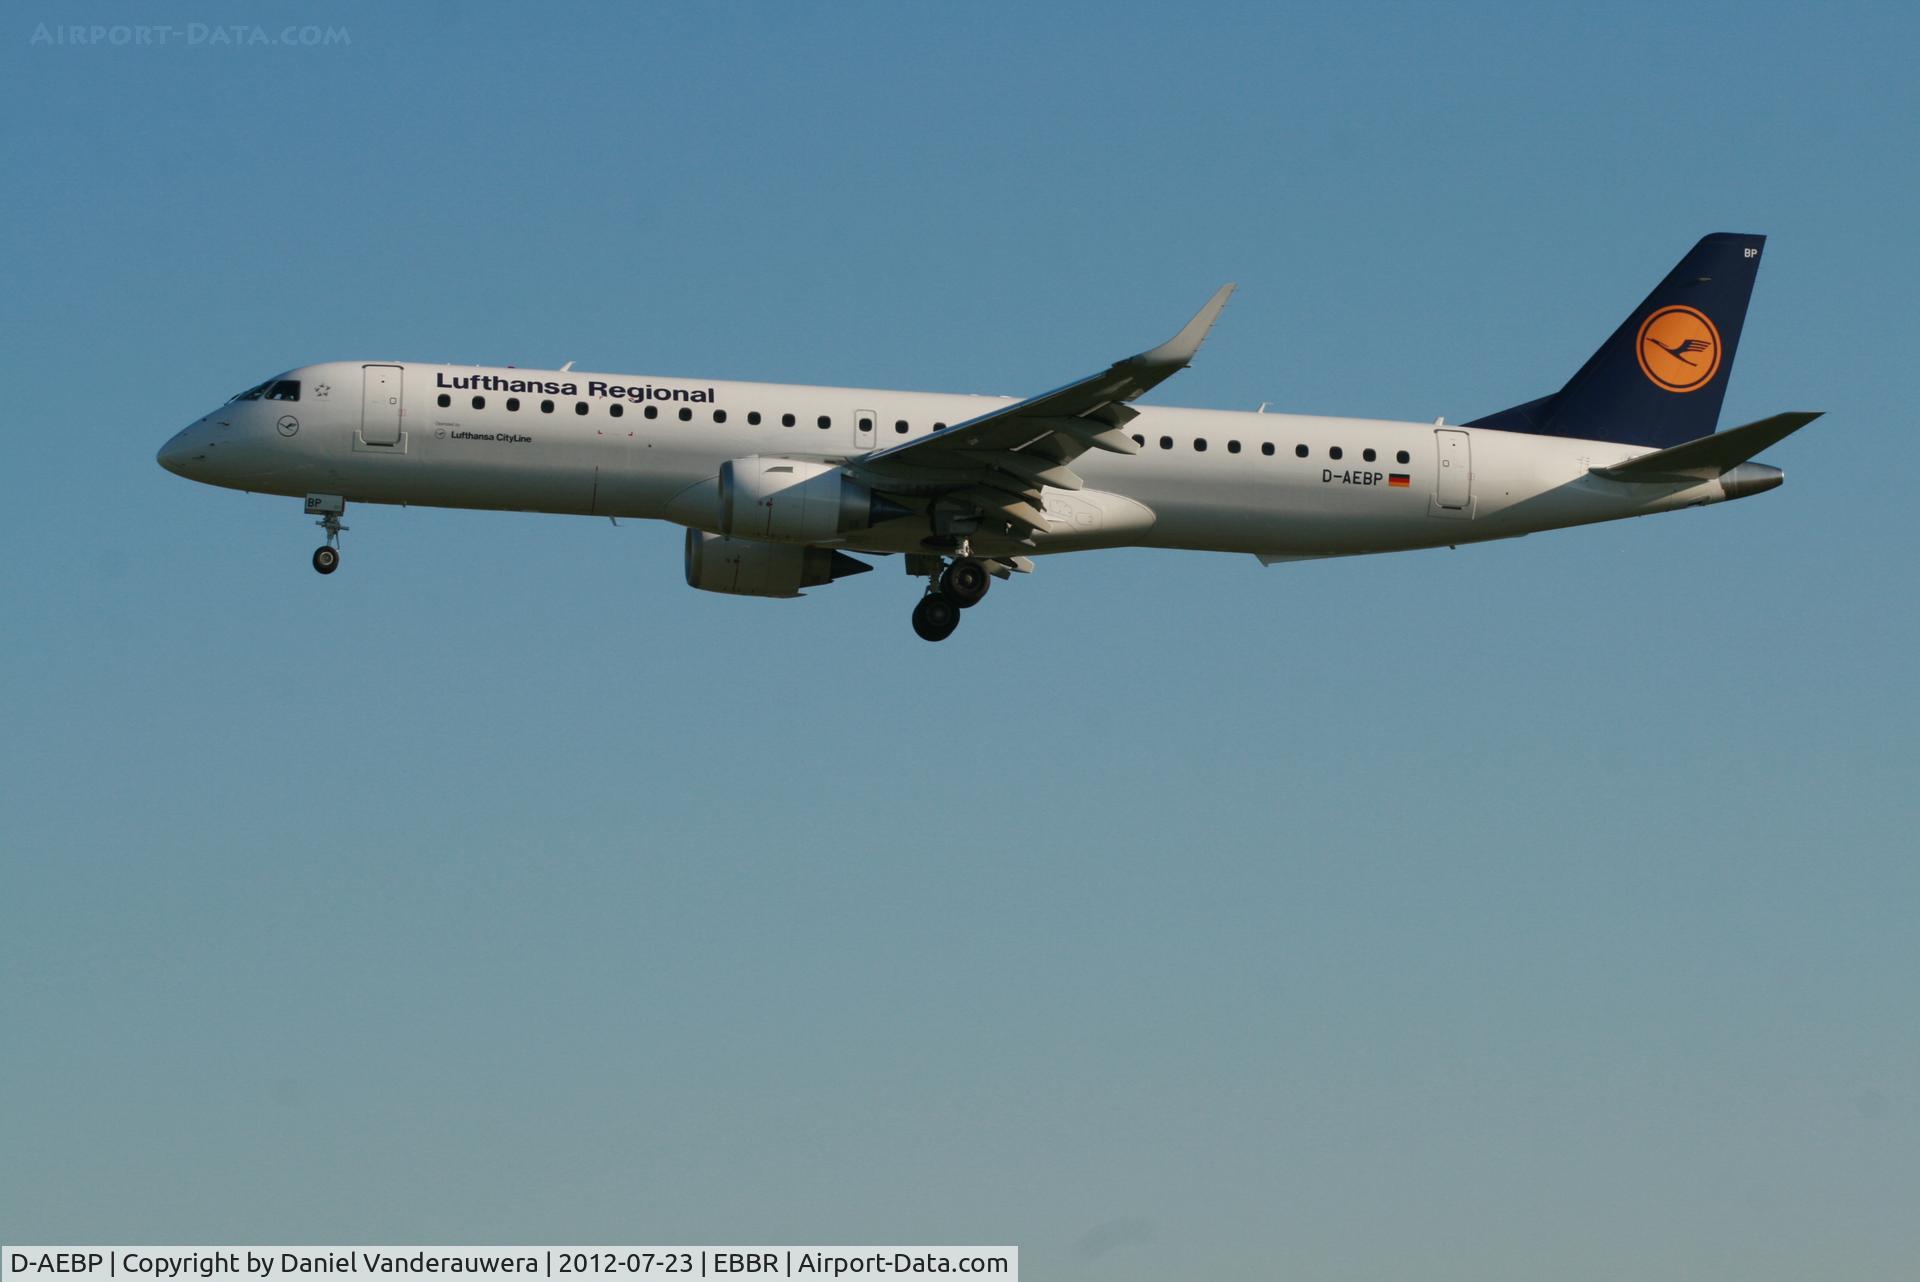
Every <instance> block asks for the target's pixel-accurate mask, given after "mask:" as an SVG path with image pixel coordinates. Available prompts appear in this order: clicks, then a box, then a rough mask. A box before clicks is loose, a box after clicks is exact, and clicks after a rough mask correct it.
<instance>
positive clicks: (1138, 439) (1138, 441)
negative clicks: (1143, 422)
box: [1133, 432, 1147, 449]
mask: <svg viewBox="0 0 1920 1282" xmlns="http://www.w3.org/2000/svg"><path fill="white" fill-rule="evenodd" d="M1133 443H1134V444H1135V445H1138V446H1140V447H1141V448H1142V449H1145V448H1146V445H1147V438H1146V437H1144V436H1142V435H1140V433H1138V432H1135V433H1134V434H1133Z"/></svg>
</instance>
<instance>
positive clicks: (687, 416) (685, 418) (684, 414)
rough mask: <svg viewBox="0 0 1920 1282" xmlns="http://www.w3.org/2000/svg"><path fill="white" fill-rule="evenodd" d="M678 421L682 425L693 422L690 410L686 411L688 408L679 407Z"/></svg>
mask: <svg viewBox="0 0 1920 1282" xmlns="http://www.w3.org/2000/svg"><path fill="white" fill-rule="evenodd" d="M680 421H681V422H682V423H691V422H693V411H692V410H690V409H688V408H687V407H686V406H684V405H682V406H681V407H680Z"/></svg>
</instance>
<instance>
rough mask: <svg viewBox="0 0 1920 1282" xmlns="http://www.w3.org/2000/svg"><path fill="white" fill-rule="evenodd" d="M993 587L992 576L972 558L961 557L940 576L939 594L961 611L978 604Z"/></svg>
mask: <svg viewBox="0 0 1920 1282" xmlns="http://www.w3.org/2000/svg"><path fill="white" fill-rule="evenodd" d="M992 586H993V575H992V574H991V573H989V572H988V570H987V567H986V566H985V565H982V564H981V563H980V562H978V561H976V560H974V559H973V558H972V557H962V558H961V559H960V560H958V561H955V562H954V563H953V564H952V565H949V566H948V567H947V569H946V572H945V573H944V574H942V575H941V576H940V594H941V595H942V596H944V597H946V598H947V600H949V601H951V602H953V603H954V604H955V605H957V606H959V607H960V608H961V609H962V610H966V609H970V608H971V607H973V606H976V605H979V604H980V598H982V597H984V596H985V595H986V594H987V589H988V588H990V587H992Z"/></svg>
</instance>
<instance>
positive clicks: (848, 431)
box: [158, 233, 1819, 641]
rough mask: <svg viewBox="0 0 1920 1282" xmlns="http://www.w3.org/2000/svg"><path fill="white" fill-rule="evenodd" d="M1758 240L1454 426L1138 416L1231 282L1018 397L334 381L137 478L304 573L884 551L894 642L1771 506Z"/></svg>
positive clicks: (304, 386)
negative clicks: (523, 552) (1171, 576)
mask: <svg viewBox="0 0 1920 1282" xmlns="http://www.w3.org/2000/svg"><path fill="white" fill-rule="evenodd" d="M1764 244H1765V238H1764V237H1761V236H1757V235H1741V234H1735V233H1716V234H1714V235H1710V236H1707V237H1705V238H1703V239H1702V240H1701V241H1700V242H1699V243H1698V244H1696V245H1695V246H1694V247H1693V248H1692V249H1691V250H1690V251H1689V252H1688V253H1687V255H1686V256H1685V257H1684V258H1682V259H1681V260H1680V262H1679V264H1678V265H1677V266H1676V267H1675V268H1674V269H1673V270H1672V271H1671V272H1670V273H1668V275H1667V276H1666V278H1665V279H1664V280H1662V281H1661V282H1660V284H1659V285H1658V286H1657V287H1655V289H1654V291H1653V292H1652V293H1651V294H1649V295H1648V296H1647V298H1646V300H1645V301H1644V302H1642V303H1641V304H1640V306H1639V307H1637V308H1635V309H1634V311H1633V312H1632V313H1631V314H1630V315H1629V316H1628V317H1627V319H1626V320H1625V321H1624V322H1622V323H1621V325H1620V327H1619V328H1618V329H1616V330H1615V331H1614V332H1613V334H1612V336H1611V337H1609V338H1608V339H1607V341H1606V342H1605V343H1604V344H1603V345H1602V346H1601V347H1600V348H1599V350H1598V351H1596V352H1595V353H1594V354H1593V356H1592V357H1591V358H1590V359H1589V360H1588V361H1587V362H1586V364H1585V365H1583V366H1581V367H1580V369H1579V371H1578V372H1577V373H1575V374H1574V376H1573V377H1572V378H1571V379H1569V380H1568V381H1567V383H1566V385H1565V386H1564V387H1562V388H1561V389H1560V390H1559V391H1557V392H1555V393H1553V394H1552V395H1550V396H1544V397H1540V398H1538V399H1535V400H1530V401H1526V402H1523V403H1521V404H1518V405H1515V406H1512V407H1511V408H1508V409H1503V410H1500V411H1498V412H1496V413H1492V414H1487V415H1485V416H1483V417H1480V418H1476V419H1472V420H1469V421H1467V422H1464V423H1460V424H1458V425H1449V424H1448V423H1447V422H1446V421H1445V419H1444V418H1442V419H1436V420H1435V421H1434V422H1432V423H1403V422H1384V421H1378V420H1373V419H1359V418H1319V417H1305V416H1299V415H1291V414H1269V413H1265V412H1254V413H1245V412H1236V411H1224V410H1207V409H1178V408H1171V407H1161V406H1153V405H1136V404H1135V403H1134V402H1136V401H1137V400H1138V399H1139V398H1140V397H1141V396H1143V395H1144V394H1145V393H1147V392H1148V391H1149V390H1151V389H1152V388H1154V387H1155V386H1157V385H1158V384H1160V383H1161V382H1162V381H1164V380H1165V379H1167V378H1168V377H1170V376H1171V375H1173V374H1175V373H1176V372H1178V371H1179V370H1182V369H1184V368H1186V367H1187V365H1188V364H1190V363H1191V362H1192V360H1193V357H1194V354H1195V353H1196V352H1197V351H1198V350H1199V348H1200V344H1201V342H1202V340H1204V339H1205V338H1206V336H1207V334H1208V332H1209V331H1210V330H1211V329H1212V327H1213V324H1214V322H1215V320H1217V319H1218V318H1219V316H1220V313H1221V310H1222V309H1223V308H1224V307H1225V306H1226V303H1227V299H1228V297H1229V296H1230V295H1231V294H1232V292H1233V289H1234V287H1233V286H1232V285H1226V286H1223V287H1222V288H1221V289H1220V290H1219V292H1217V293H1216V294H1214V296H1213V297H1212V299H1211V300H1209V301H1208V303H1207V304H1206V306H1204V307H1202V308H1201V309H1200V311H1199V312H1198V313H1197V314H1196V315H1195V316H1194V317H1193V319H1192V320H1190V321H1188V322H1187V324H1186V326H1185V327H1184V328H1182V329H1181V330H1180V332H1179V333H1177V334H1175V335H1174V336H1173V337H1172V338H1170V339H1168V340H1167V341H1166V342H1164V343H1162V344H1160V345H1159V346H1158V347H1154V348H1150V349H1148V350H1147V351H1144V352H1141V353H1139V354H1138V355H1136V356H1129V357H1127V358H1126V359H1125V360H1121V361H1117V362H1115V363H1114V364H1112V365H1111V366H1109V367H1108V368H1106V369H1104V370H1101V371H1100V372H1098V373H1095V374H1092V375H1089V376H1087V377H1085V378H1081V379H1077V380H1075V381H1074V382H1071V383H1067V384H1065V385H1064V386H1061V387H1058V388H1055V389H1054V390H1053V391H1050V392H1043V393H1041V394H1040V395H1038V396H1033V397H1029V398H1027V399H1025V400H1016V399H1013V398H1008V397H991V396H970V395H952V394H944V393H935V392H903V391H882V390H877V389H867V388H846V387H804V386H790V385H784V384H773V383H744V382H723V381H719V380H714V379H689V378H668V377H660V376H651V375H648V376H642V375H623V374H587V373H576V372H574V370H573V368H572V366H573V362H571V361H569V362H568V363H567V364H566V365H565V366H564V367H562V368H561V369H559V370H530V369H519V368H514V367H506V368H498V367H483V366H463V365H440V364H422V363H418V362H402V361H331V362H325V363H322V364H316V365H305V366H301V367H300V368H298V369H292V370H288V371H287V372H286V373H284V374H277V375H275V376H274V377H272V378H269V379H267V380H266V381H265V382H262V383H260V384H258V385H256V386H254V387H251V388H249V389H247V390H246V391H244V392H241V393H239V394H238V395H236V396H234V397H233V398H232V399H230V400H229V401H228V402H227V403H226V404H224V405H222V406H221V407H220V408H218V409H216V410H214V411H212V412H211V413H208V414H205V415H202V416H201V417H200V418H199V419H197V420H195V421H194V422H193V423H192V424H191V425H189V426H188V427H186V428H184V429H183V430H181V431H180V432H179V433H178V434H176V435H175V436H174V437H173V438H172V439H171V440H169V441H168V442H167V443H166V444H165V445H164V446H163V447H161V449H160V452H159V456H158V461H159V463H160V465H161V466H162V467H164V468H166V469H167V470H168V471H170V472H174V473H177V474H178V475H181V476H185V477H189V478H191V479H193V480H196V481H202V482H205V483H207V484H210V485H219V486H225V487H227V488H230V489H238V490H247V491H257V492H261V493H266V494H278V495H286V496H289V497H294V498H301V499H304V501H305V505H306V511H307V514H308V515H311V516H317V517H319V518H320V519H319V521H318V522H317V524H318V525H319V526H320V527H321V529H322V530H323V531H324V532H325V535H326V542H325V543H324V544H323V545H322V546H321V547H319V548H318V549H317V550H316V551H315V552H314V554H313V568H314V569H315V570H318V571H319V572H320V573H321V574H332V573H333V572H334V571H335V570H336V569H337V568H339V565H340V535H341V534H342V533H343V532H345V530H346V528H347V527H346V526H345V525H343V524H342V523H341V519H340V518H341V517H342V516H343V515H344V514H345V512H346V508H347V504H348V503H350V502H351V503H397V504H406V505H410V506H434V507H454V508H482V509H493V510H512V511H528V512H552V513H564V514H571V515H581V516H596V517H600V516H605V517H612V518H620V517H636V518H641V517H644V518H650V519H656V520H664V521H670V522H673V523H675V524H678V525H681V526H684V527H686V554H685V559H686V579H687V582H688V584H690V585H691V586H693V587H695V588H700V589H703V590H706V591H709V592H722V593H731V594H734V595H739V596H758V597H796V596H800V595H802V594H803V592H804V590H805V589H808V588H815V587H820V586H823V585H825V584H828V583H831V582H833V581H835V580H837V579H842V578H846V577H847V576H849V575H853V574H860V573H864V572H865V571H867V570H871V569H873V568H874V567H873V564H872V563H871V562H870V561H865V560H861V559H860V556H861V555H866V556H891V555H898V556H900V557H901V558H902V563H903V565H904V567H905V569H906V572H907V574H908V575H909V576H911V577H915V578H921V579H924V580H926V584H925V588H924V590H923V591H922V593H921V595H920V597H919V599H918V602H917V603H916V604H915V606H914V608H913V628H914V631H915V632H916V633H918V634H919V635H920V636H921V637H922V638H924V639H926V640H928V641H941V640H944V639H946V638H947V637H948V636H950V635H951V634H952V633H953V631H954V629H955V628H956V627H958V626H959V623H960V619H961V615H962V613H963V612H964V611H965V610H967V609H970V608H971V607H973V606H975V605H977V604H978V603H979V602H980V601H981V599H982V598H983V597H985V595H986V593H987V590H988V588H990V587H991V586H992V585H993V582H994V580H995V579H1006V578H1009V577H1010V576H1012V575H1013V574H1016V573H1017V574H1026V573H1030V572H1032V570H1033V569H1034V563H1035V560H1036V559H1037V558H1038V557H1041V556H1045V555H1054V554H1057V553H1062V552H1074V551H1082V550H1086V549H1092V548H1117V547H1161V548H1186V549H1193V550H1200V551H1212V552H1238V553H1250V554H1252V555H1253V556H1255V557H1256V558H1258V560H1259V561H1260V563H1261V564H1263V565H1274V564H1277V563H1281V562H1288V561H1299V560H1311V559H1318V558H1324V557H1339V556H1355V555H1361V554H1366V553H1378V552H1394V551H1405V550H1410V549H1415V548H1431V547H1450V546H1458V545H1460V544H1465V543H1479V542H1485V541H1487V540H1491V539H1505V538H1513V537H1515V536H1518V535H1523V534H1531V533H1533V532H1535V531H1538V530H1552V529H1560V528H1564V527H1567V526H1574V525H1583V524H1587V523H1590V522H1595V521H1611V520H1618V519H1621V518H1624V517H1630V516H1645V515H1648V514H1650V513H1654V512H1667V511H1672V510H1675V509H1678V508H1686V507H1695V506H1700V505H1703V504H1708V503H1719V502H1723V501H1726V500H1729V499H1739V498H1746V497H1748V496H1750V495H1754V494H1759V493H1762V492H1764V491H1766V490H1770V489H1773V488H1774V487H1775V486H1777V485H1779V484H1781V482H1782V481H1783V480H1784V479H1785V476H1784V473H1783V472H1781V470H1780V469H1778V468H1776V467H1771V466H1768V465H1767V464H1764V463H1757V462H1754V461H1752V460H1753V457H1754V455H1756V454H1758V453H1759V452H1760V451H1761V450H1763V449H1765V448H1767V447H1768V446H1770V445H1773V444H1775V443H1777V442H1779V441H1780V440H1782V439H1784V438H1785V437H1786V436H1788V435H1789V434H1790V433H1792V432H1795V431H1797V430H1799V429H1800V428H1801V427H1804V426H1806V424H1808V423H1810V422H1812V421H1813V420H1814V419H1816V418H1818V417H1819V414H1818V413H1806V412H1796V413H1785V414H1775V415H1773V416H1771V417H1769V418H1764V419H1761V420H1759V421H1757V422H1753V423H1748V424H1745V425H1744V426H1740V427H1735V428H1731V429H1729V430H1727V431H1725V432H1718V433H1716V431H1715V428H1716V426H1717V424H1718V421H1719V416H1720V405H1721V401H1722V400H1723V398H1724V397H1725V395H1726V388H1727V380H1728V377H1729V375H1730V373H1731V371H1732V368H1733V358H1734V354H1735V351H1736V350H1737V348H1738V347H1739V343H1740V332H1741V328H1742V325H1743V324H1744V322H1745V318H1746V311H1747V303H1748V300H1749V299H1750V297H1751V296H1752V292H1753V282H1754V278H1755V275H1756V274H1757V272H1758V269H1759V263H1760V255H1761V250H1762V248H1763V246H1764ZM1264 409H1265V407H1264V406H1263V407H1262V410H1263V411H1264Z"/></svg>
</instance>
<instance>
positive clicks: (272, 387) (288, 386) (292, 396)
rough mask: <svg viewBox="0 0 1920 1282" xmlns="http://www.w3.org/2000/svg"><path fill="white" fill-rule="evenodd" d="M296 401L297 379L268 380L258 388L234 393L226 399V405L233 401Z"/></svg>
mask: <svg viewBox="0 0 1920 1282" xmlns="http://www.w3.org/2000/svg"><path fill="white" fill-rule="evenodd" d="M262 399H264V400H269V401H297V400H299V399H300V380H299V379H297V378H270V379H268V380H267V381H266V382H264V383H262V384H260V386H258V387H249V388H248V389H247V390H246V391H244V392H235V393H234V394H233V395H232V396H231V397H229V398H227V404H229V405H231V404H233V403H234V402H235V401H258V400H262Z"/></svg>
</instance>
